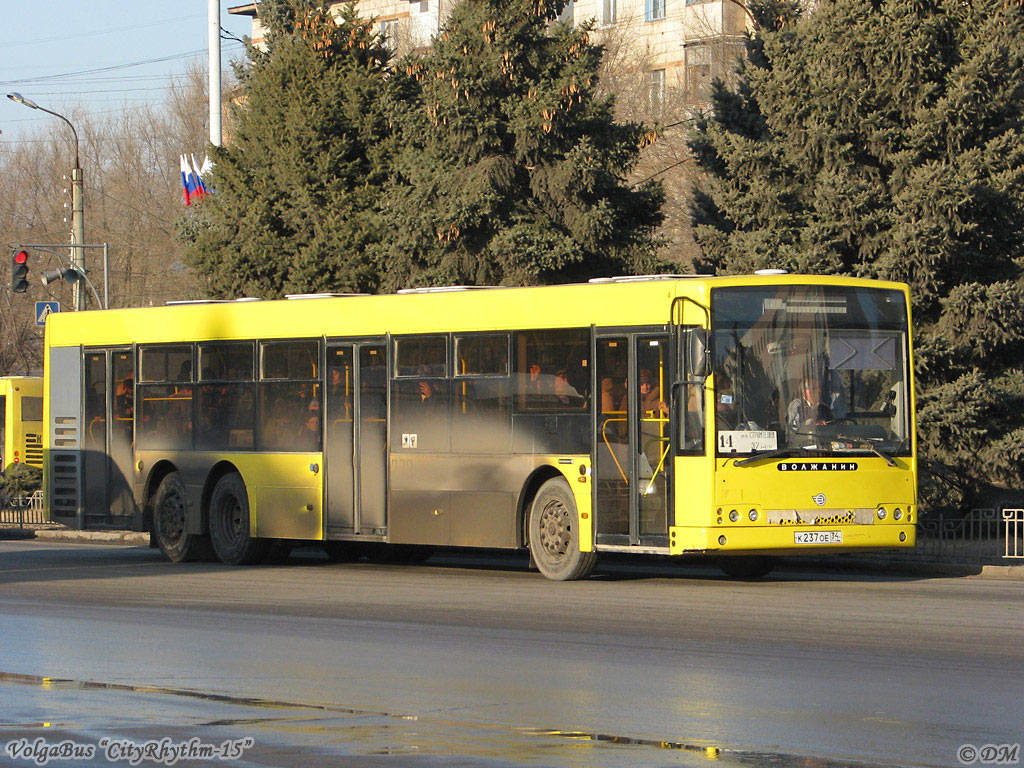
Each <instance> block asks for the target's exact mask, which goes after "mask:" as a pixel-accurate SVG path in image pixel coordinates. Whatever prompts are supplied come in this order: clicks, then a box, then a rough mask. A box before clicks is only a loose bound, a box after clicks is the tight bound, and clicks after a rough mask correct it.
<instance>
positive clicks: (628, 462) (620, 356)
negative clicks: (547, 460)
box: [593, 333, 672, 549]
mask: <svg viewBox="0 0 1024 768" xmlns="http://www.w3.org/2000/svg"><path fill="white" fill-rule="evenodd" d="M596 342H597V366H596V377H597V381H596V387H597V392H598V394H599V396H598V397H597V398H595V407H596V409H597V421H596V431H595V438H594V442H595V445H594V473H593V475H594V514H595V518H596V531H597V543H598V545H603V547H604V548H612V549H615V548H620V547H625V548H637V547H640V548H648V549H650V548H660V547H667V546H668V509H669V494H670V490H671V488H672V483H671V471H672V461H671V451H670V437H669V436H670V435H671V428H670V424H671V397H669V396H668V392H669V391H670V388H671V381H672V379H671V370H670V362H671V356H670V354H669V344H668V336H667V335H666V334H661V333H647V334H645V333H629V334H617V335H608V336H604V335H602V334H600V333H599V334H598V336H597V340H596Z"/></svg>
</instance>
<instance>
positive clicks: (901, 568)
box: [780, 557, 1024, 581]
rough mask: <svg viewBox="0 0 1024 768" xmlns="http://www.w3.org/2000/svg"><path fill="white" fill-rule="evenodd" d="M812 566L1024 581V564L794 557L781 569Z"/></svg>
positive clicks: (834, 569)
mask: <svg viewBox="0 0 1024 768" xmlns="http://www.w3.org/2000/svg"><path fill="white" fill-rule="evenodd" d="M787 566H788V567H789V568H794V567H801V566H803V567H811V568H820V569H822V570H831V571H837V572H843V571H847V572H850V571H856V572H859V573H875V574H879V575H897V576H923V577H932V578H981V579H1002V580H1020V581H1024V565H982V564H981V563H928V562H914V561H909V560H896V559H893V560H881V559H877V560H876V559H871V560H869V559H854V558H843V559H839V558H837V559H831V558H827V557H806V558H804V557H801V558H799V559H797V558H792V559H789V560H788V561H783V562H781V563H780V568H786V567H787Z"/></svg>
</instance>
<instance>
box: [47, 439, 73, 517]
mask: <svg viewBox="0 0 1024 768" xmlns="http://www.w3.org/2000/svg"><path fill="white" fill-rule="evenodd" d="M50 462H51V466H52V468H53V476H52V477H51V478H50V489H51V493H50V517H51V519H52V518H54V517H76V516H77V515H78V507H79V503H78V486H79V482H78V453H77V452H75V453H72V452H70V451H68V452H65V451H51V452H50Z"/></svg>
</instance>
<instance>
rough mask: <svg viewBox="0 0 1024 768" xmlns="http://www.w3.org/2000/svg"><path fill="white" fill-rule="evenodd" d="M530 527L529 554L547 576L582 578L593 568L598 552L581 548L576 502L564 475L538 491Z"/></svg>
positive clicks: (534, 498)
mask: <svg viewBox="0 0 1024 768" xmlns="http://www.w3.org/2000/svg"><path fill="white" fill-rule="evenodd" d="M527 530H528V536H529V542H530V555H531V556H532V557H533V561H534V563H535V564H536V566H537V570H539V571H540V572H541V573H542V574H543V575H544V576H546V577H547V578H549V579H552V580H553V581H571V580H573V579H582V578H584V577H585V576H587V575H588V574H589V573H590V572H591V571H592V570H593V569H594V565H595V564H596V563H597V553H596V552H581V551H580V533H579V526H578V525H577V516H576V501H575V499H573V495H572V490H571V489H570V488H569V484H568V483H567V482H565V480H563V479H562V478H560V477H556V478H552V479H551V480H548V481H547V482H545V483H544V484H543V485H542V486H541V487H540V488H539V489H538V490H537V495H536V496H534V497H533V502H532V504H531V505H530V519H529V523H528V527H527Z"/></svg>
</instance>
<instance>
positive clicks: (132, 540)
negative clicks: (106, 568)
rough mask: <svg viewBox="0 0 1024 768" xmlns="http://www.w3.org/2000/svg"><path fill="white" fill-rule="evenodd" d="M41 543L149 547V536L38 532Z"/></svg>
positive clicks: (119, 532) (116, 532) (115, 532)
mask: <svg viewBox="0 0 1024 768" xmlns="http://www.w3.org/2000/svg"><path fill="white" fill-rule="evenodd" d="M35 537H36V538H37V539H39V540H41V541H59V542H63V543H65V544H119V545H124V546H131V547H137V546H147V547H148V546H149V534H148V533H137V532H135V531H36V536H35Z"/></svg>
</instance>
